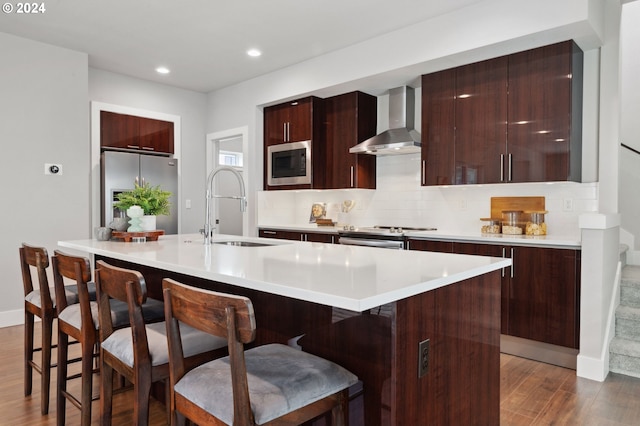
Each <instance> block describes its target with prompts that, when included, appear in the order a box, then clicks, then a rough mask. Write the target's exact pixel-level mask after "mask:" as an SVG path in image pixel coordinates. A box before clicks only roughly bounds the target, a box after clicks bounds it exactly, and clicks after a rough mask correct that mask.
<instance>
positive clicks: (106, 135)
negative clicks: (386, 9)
mask: <svg viewBox="0 0 640 426" xmlns="http://www.w3.org/2000/svg"><path fill="white" fill-rule="evenodd" d="M100 146H101V147H103V148H116V149H127V150H139V151H145V152H154V153H161V154H173V152H174V126H173V122H171V121H163V120H155V119H152V118H145V117H137V116H133V115H127V114H118V113H115V112H109V111H100Z"/></svg>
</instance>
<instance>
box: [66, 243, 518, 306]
mask: <svg viewBox="0 0 640 426" xmlns="http://www.w3.org/2000/svg"><path fill="white" fill-rule="evenodd" d="M225 241H247V242H261V243H268V244H272V245H268V246H261V247H241V246H232V245H226V244H215V242H225ZM58 245H59V246H60V247H62V248H63V249H65V248H66V249H73V250H78V251H81V252H84V253H89V254H94V255H101V256H106V257H111V258H115V259H120V260H124V261H129V262H133V263H137V264H141V265H146V266H150V267H154V268H159V269H165V270H169V271H174V272H178V273H182V274H186V275H190V276H196V277H200V278H205V279H209V280H212V281H219V282H224V283H228V284H232V285H237V286H239V287H243V288H249V289H254V290H259V291H264V292H268V293H272V294H277V295H281V296H285V297H291V298H295V299H300V300H305V301H309V302H315V303H320V304H325V305H330V306H335V307H339V308H343V309H348V310H352V311H358V312H361V311H365V310H367V309H370V308H374V307H376V306H380V305H383V304H385V303H390V302H393V301H397V300H400V299H403V298H406V297H410V296H414V295H416V294H420V293H424V292H426V291H429V290H433V289H436V288H439V287H443V286H446V285H451V284H454V283H456V282H459V281H462V280H465V279H468V278H472V277H475V276H478V275H482V274H485V273H488V272H491V271H495V270H498V269H501V268H504V267H507V266H510V265H511V259H503V258H493V257H484V256H470V255H460V254H448V253H433V252H422V251H410V250H387V249H379V248H372V247H357V246H344V245H339V244H322V243H310V242H298V241H286V240H276V239H269V238H251V237H237V236H231V235H215V237H214V244H211V245H210V246H205V245H204V244H203V239H202V236H201V235H199V234H188V235H166V236H161V237H160V238H159V239H158V241H149V242H146V243H125V242H122V241H97V240H92V239H91V240H75V241H59V242H58ZM187 284H188V283H187Z"/></svg>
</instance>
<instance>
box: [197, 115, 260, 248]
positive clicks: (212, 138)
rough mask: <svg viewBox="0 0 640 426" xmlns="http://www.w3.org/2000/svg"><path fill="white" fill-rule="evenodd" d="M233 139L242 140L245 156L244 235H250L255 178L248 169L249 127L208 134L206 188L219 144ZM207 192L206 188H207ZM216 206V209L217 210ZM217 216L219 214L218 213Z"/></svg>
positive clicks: (243, 168) (243, 170)
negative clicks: (245, 200)
mask: <svg viewBox="0 0 640 426" xmlns="http://www.w3.org/2000/svg"><path fill="white" fill-rule="evenodd" d="M231 138H241V139H242V156H243V167H242V176H243V179H244V184H245V190H246V195H247V212H246V213H245V214H243V215H242V235H244V236H247V235H249V214H250V211H251V208H252V207H251V206H252V205H253V201H254V199H255V198H254V197H252V196H251V195H250V193H249V181H250V179H251V178H253V176H252V173H251V168H250V167H246V164H247V157H248V155H247V154H248V152H249V128H248V126H243V127H236V128H235V129H227V130H222V131H219V132H213V133H208V134H207V136H206V141H205V144H206V146H205V151H206V155H205V157H206V173H205V187H206V184H207V182H206V177H207V176H209V173H211V171H212V170H213V169H214V167H215V166H216V164H215V163H214V161H213V155H214V154H215V153H216V152H217V149H218V142H220V141H221V140H225V139H231ZM205 191H206V188H205ZM217 208H218V207H217V204H216V209H217ZM216 214H217V212H216Z"/></svg>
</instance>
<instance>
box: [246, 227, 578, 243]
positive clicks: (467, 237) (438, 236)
mask: <svg viewBox="0 0 640 426" xmlns="http://www.w3.org/2000/svg"><path fill="white" fill-rule="evenodd" d="M258 228H259V229H277V230H283V231H298V232H322V233H334V234H337V233H338V231H339V230H340V229H341V228H338V227H335V226H317V225H315V224H309V225H291V226H290V225H259V226H258ZM405 235H406V236H407V237H409V238H418V239H425V240H439V241H443V240H455V241H468V242H475V243H486V244H511V245H522V246H539V247H555V248H571V249H580V248H581V247H582V242H581V241H580V236H579V235H569V234H567V235H562V234H559V233H555V234H550V235H506V234H483V233H481V232H480V231H478V232H475V233H473V232H458V231H453V230H440V229H438V230H436V231H406V232H405Z"/></svg>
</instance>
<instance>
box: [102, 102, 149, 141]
mask: <svg viewBox="0 0 640 426" xmlns="http://www.w3.org/2000/svg"><path fill="white" fill-rule="evenodd" d="M100 146H103V147H110V148H124V149H139V148H140V123H139V121H138V117H134V116H132V115H126V114H117V113H115V112H109V111H100Z"/></svg>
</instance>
